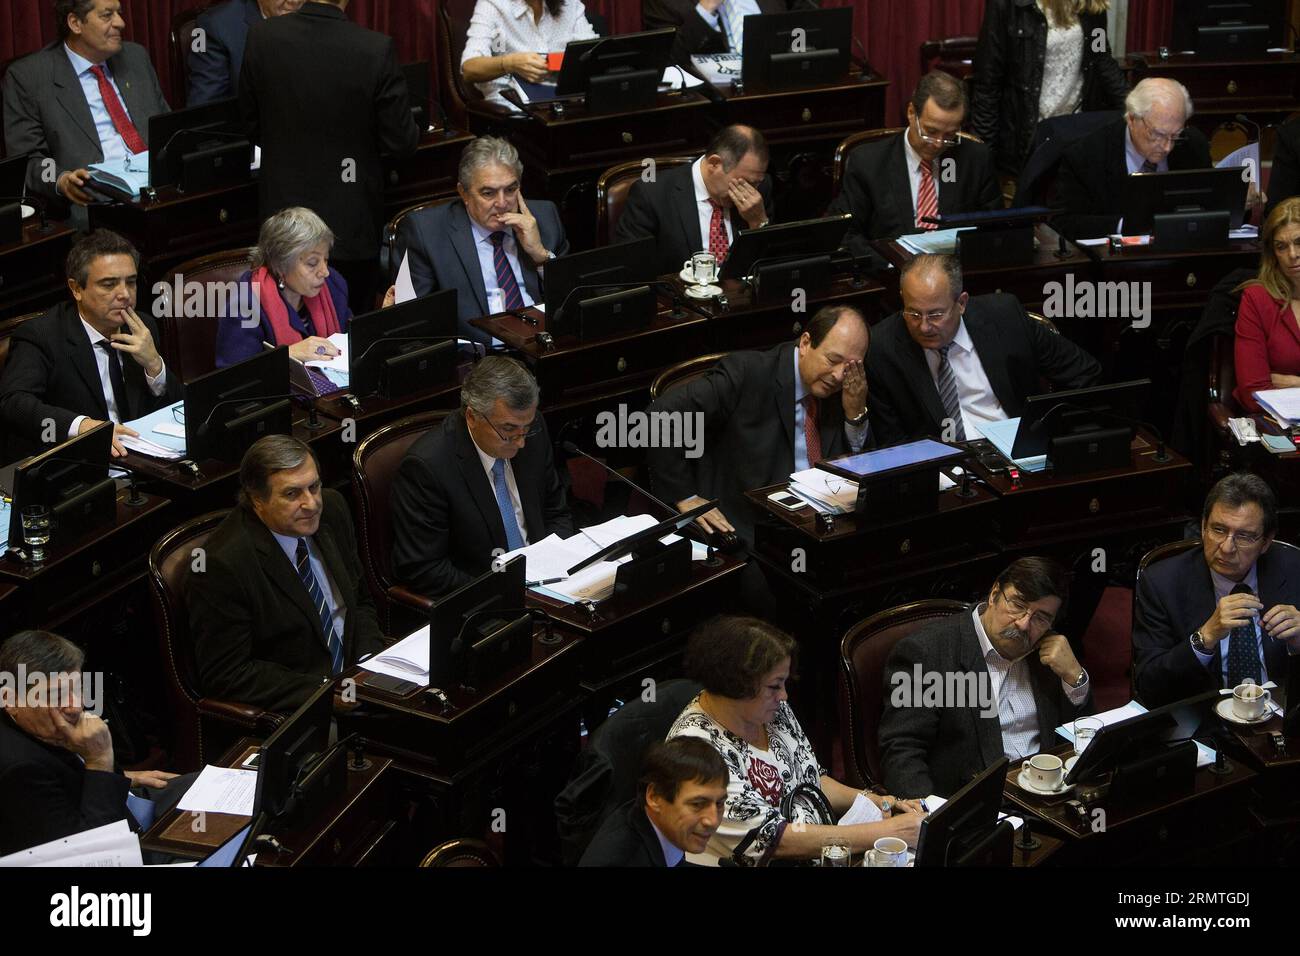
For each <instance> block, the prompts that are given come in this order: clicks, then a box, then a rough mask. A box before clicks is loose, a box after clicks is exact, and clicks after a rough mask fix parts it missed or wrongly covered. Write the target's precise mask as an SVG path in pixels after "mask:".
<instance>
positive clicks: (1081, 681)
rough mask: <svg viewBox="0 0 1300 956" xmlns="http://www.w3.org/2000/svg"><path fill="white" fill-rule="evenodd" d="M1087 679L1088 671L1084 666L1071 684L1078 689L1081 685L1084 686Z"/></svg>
mask: <svg viewBox="0 0 1300 956" xmlns="http://www.w3.org/2000/svg"><path fill="white" fill-rule="evenodd" d="M1087 679H1088V672H1087V671H1086V670H1084V669H1083V668H1079V676H1078V677H1076V678H1075V679H1074V683H1073V684H1071V685H1070V686H1071V687H1073V688H1074V689H1075V690H1078V689H1079V688H1080V687H1082V686H1083V684H1084V681H1086V680H1087Z"/></svg>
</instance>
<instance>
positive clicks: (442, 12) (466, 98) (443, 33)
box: [437, 0, 527, 132]
mask: <svg viewBox="0 0 1300 956" xmlns="http://www.w3.org/2000/svg"><path fill="white" fill-rule="evenodd" d="M474 4H475V0H443V2H442V3H441V4H439V6H438V35H437V42H438V95H439V96H440V97H441V98H442V106H443V109H445V110H446V112H447V115H448V117H449V118H450V119H451V124H452V125H453V126H456V127H459V128H460V129H468V130H471V131H473V132H480V131H482V130H483V129H484V127H485V126H488V127H490V126H493V125H498V126H499V125H500V124H501V123H503V122H511V121H512V120H515V119H521V120H525V121H526V120H527V118H526V117H518V116H516V114H515V113H514V112H513V111H512V110H510V109H508V108H507V107H504V106H501V105H500V104H497V103H489V102H488V101H487V100H485V99H484V98H483V94H482V93H480V92H479V89H478V87H476V86H475V85H474V84H472V83H466V82H465V78H464V76H463V74H462V73H461V71H460V58H461V54H463V53H464V52H465V40H466V38H467V36H468V34H469V21H470V17H471V16H472V15H473V13H474Z"/></svg>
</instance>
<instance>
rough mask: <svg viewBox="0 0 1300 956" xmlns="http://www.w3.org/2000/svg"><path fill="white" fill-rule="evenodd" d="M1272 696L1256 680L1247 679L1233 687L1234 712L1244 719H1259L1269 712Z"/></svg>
mask: <svg viewBox="0 0 1300 956" xmlns="http://www.w3.org/2000/svg"><path fill="white" fill-rule="evenodd" d="M1272 697H1273V695H1272V694H1271V693H1270V692H1269V691H1267V690H1265V689H1264V688H1262V687H1260V686H1259V685H1258V684H1256V683H1255V682H1254V681H1246V682H1245V683H1243V684H1238V685H1237V686H1236V687H1234V688H1233V689H1232V712H1233V713H1234V714H1236V715H1237V716H1238V717H1240V718H1241V719H1242V720H1259V719H1260V718H1261V717H1263V716H1264V715H1265V714H1266V713H1268V709H1269V708H1268V703H1269V701H1270V700H1271V699H1272Z"/></svg>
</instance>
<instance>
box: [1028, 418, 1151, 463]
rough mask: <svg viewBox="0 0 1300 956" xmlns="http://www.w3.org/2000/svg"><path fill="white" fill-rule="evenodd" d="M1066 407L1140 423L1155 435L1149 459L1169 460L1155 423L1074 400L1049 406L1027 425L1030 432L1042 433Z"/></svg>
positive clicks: (1135, 423) (1131, 423)
mask: <svg viewBox="0 0 1300 956" xmlns="http://www.w3.org/2000/svg"><path fill="white" fill-rule="evenodd" d="M1066 408H1072V409H1074V410H1075V411H1081V412H1087V413H1089V414H1091V415H1099V416H1101V417H1103V418H1109V419H1111V420H1113V421H1117V422H1122V423H1123V424H1125V425H1141V426H1142V427H1143V428H1146V429H1147V430H1149V431H1150V432H1151V433H1152V434H1154V435H1155V436H1156V453H1155V454H1154V455H1153V456H1152V457H1151V460H1152V461H1155V462H1159V463H1160V464H1162V465H1163V464H1165V463H1167V462H1168V461H1169V453H1168V451H1166V450H1165V438H1164V435H1162V434H1161V433H1160V429H1158V428H1156V426H1155V425H1153V424H1151V423H1150V422H1147V421H1143V420H1142V419H1140V418H1129V417H1128V416H1127V415H1117V414H1115V413H1114V412H1108V411H1105V410H1104V409H1100V408H1090V407H1089V406H1087V405H1077V404H1075V403H1074V402H1058V403H1057V404H1055V405H1053V406H1052V407H1051V408H1049V409H1048V410H1047V413H1046V414H1045V415H1043V416H1042V417H1041V418H1040V419H1038V421H1036V422H1034V423H1033V424H1032V425H1030V426H1029V430H1030V432H1031V433H1033V434H1036V435H1037V434H1042V433H1043V432H1044V431H1046V430H1047V426H1048V420H1049V419H1051V418H1052V417H1053V416H1055V415H1056V413H1057V412H1059V411H1061V410H1062V409H1066Z"/></svg>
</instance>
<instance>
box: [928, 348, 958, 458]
mask: <svg viewBox="0 0 1300 956" xmlns="http://www.w3.org/2000/svg"><path fill="white" fill-rule="evenodd" d="M951 348H952V343H951V342H949V343H948V344H947V345H942V346H940V347H939V349H938V350H937V351H938V352H939V368H938V370H937V371H936V372H935V376H934V379H935V385H936V386H938V389H939V400H940V401H941V402H943V410H944V413H945V414H946V415H947V416H948V418H950V419H951V420H952V423H953V426H954V427H953V436H954V439H955V440H956V441H965V440H966V426H965V425H964V424H963V423H962V420H961V400H960V399H959V397H958V395H957V376H955V375H954V374H953V372H952V363H951V362H949V361H948V350H949V349H951Z"/></svg>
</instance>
